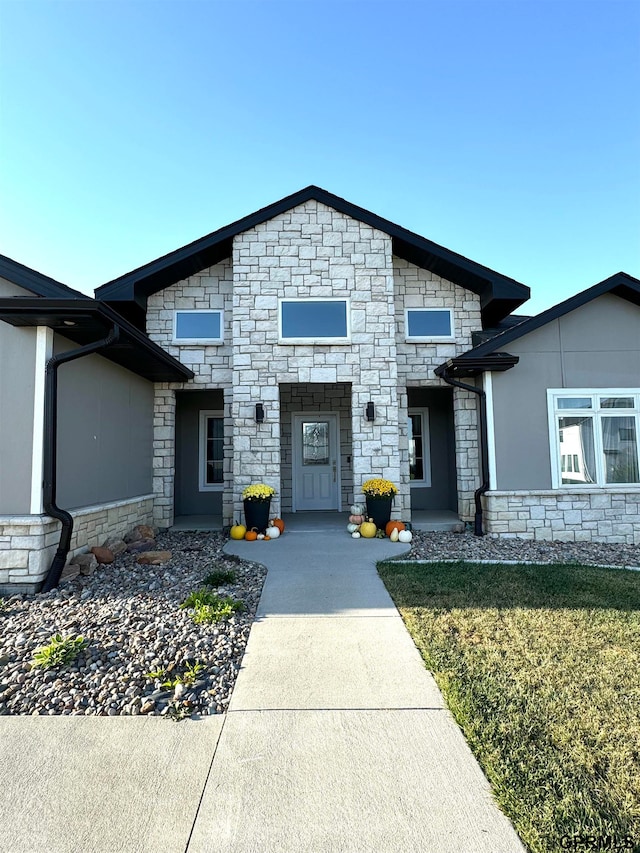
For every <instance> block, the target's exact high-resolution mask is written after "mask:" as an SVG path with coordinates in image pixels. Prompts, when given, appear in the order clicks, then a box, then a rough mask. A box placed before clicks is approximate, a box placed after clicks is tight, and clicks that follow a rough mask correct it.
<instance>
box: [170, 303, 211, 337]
mask: <svg viewBox="0 0 640 853" xmlns="http://www.w3.org/2000/svg"><path fill="white" fill-rule="evenodd" d="M223 341H224V311H222V310H221V309H210V308H196V309H179V310H177V311H174V312H173V343H174V344H221V343H223Z"/></svg>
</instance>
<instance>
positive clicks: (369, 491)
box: [362, 477, 398, 498]
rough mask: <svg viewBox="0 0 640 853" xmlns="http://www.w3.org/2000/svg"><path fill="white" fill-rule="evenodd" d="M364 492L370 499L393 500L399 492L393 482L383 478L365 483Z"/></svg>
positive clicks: (363, 485)
mask: <svg viewBox="0 0 640 853" xmlns="http://www.w3.org/2000/svg"><path fill="white" fill-rule="evenodd" d="M362 492H363V494H365V495H366V496H367V497H368V498H392V497H394V495H397V494H398V490H397V488H396V487H395V486H394V485H393V483H392V482H391V480H383V479H382V478H381V477H376V478H374V479H373V480H367V481H366V483H363V484H362Z"/></svg>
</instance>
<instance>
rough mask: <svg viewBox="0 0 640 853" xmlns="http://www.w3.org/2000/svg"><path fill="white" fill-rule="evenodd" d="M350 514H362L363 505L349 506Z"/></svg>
mask: <svg viewBox="0 0 640 853" xmlns="http://www.w3.org/2000/svg"><path fill="white" fill-rule="evenodd" d="M351 512H352V513H353V515H362V514H363V513H364V504H351Z"/></svg>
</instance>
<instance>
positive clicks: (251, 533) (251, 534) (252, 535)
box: [244, 527, 258, 542]
mask: <svg viewBox="0 0 640 853" xmlns="http://www.w3.org/2000/svg"><path fill="white" fill-rule="evenodd" d="M244 538H245V539H246V540H247V542H255V541H256V539H257V538H258V528H257V527H252V528H251V530H247V532H246V533H245V534H244Z"/></svg>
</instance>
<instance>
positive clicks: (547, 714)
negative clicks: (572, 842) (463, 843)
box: [378, 562, 640, 853]
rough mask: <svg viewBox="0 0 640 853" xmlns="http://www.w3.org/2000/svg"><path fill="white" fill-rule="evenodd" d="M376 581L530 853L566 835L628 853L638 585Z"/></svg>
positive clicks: (604, 578)
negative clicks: (612, 841) (614, 844)
mask: <svg viewBox="0 0 640 853" xmlns="http://www.w3.org/2000/svg"><path fill="white" fill-rule="evenodd" d="M378 569H379V572H380V575H381V577H382V579H383V580H384V583H385V584H386V586H387V588H388V590H389V592H390V593H391V595H392V596H393V598H394V600H395V602H396V604H397V606H398V608H399V610H400V612H401V614H402V616H403V618H404V620H405V622H406V624H407V627H408V629H409V631H410V632H411V635H412V636H413V638H414V641H415V642H416V645H417V646H418V648H419V649H420V652H421V653H422V656H423V658H424V660H425V662H426V664H427V667H428V668H429V669H430V670H431V671H432V672H433V674H434V676H435V679H436V681H437V683H438V686H439V687H440V689H441V690H442V691H443V693H444V695H445V698H446V700H447V703H448V705H449V708H450V709H451V711H452V713H453V714H454V716H455V718H456V720H457V721H458V724H459V725H460V726H461V728H462V730H463V731H464V733H465V736H466V738H467V740H468V742H469V745H470V746H471V749H472V750H473V752H474V753H475V755H476V757H477V758H478V760H479V762H480V764H481V765H482V767H483V769H484V771H485V773H486V775H487V777H488V778H489V781H490V782H491V785H492V788H493V791H494V795H495V798H496V800H497V801H498V803H499V804H500V806H501V807H502V809H503V810H504V811H505V813H506V814H507V815H508V816H509V817H510V819H511V820H512V822H513V824H514V826H515V828H516V830H517V832H518V833H519V835H520V837H521V839H522V840H523V841H524V843H525V844H526V845H527V846H528V847H529V849H530V850H531V851H535V853H552V851H553V853H556V851H558V850H562V849H565V847H566V843H567V841H566V836H572V837H573V836H576V835H582V836H584V835H591V836H595V837H596V838H601V837H605V836H616V837H617V838H618V839H624V838H625V837H627V838H629V837H630V838H632V839H633V843H627V844H626V846H625V847H624V848H620V849H634V850H640V574H639V573H636V572H630V571H622V570H620V571H618V570H611V569H608V570H607V569H596V568H592V567H586V566H578V565H575V566H568V565H550V566H528V565H518V566H506V565H473V564H468V563H466V564H465V563H454V564H451V563H439V564H429V565H425V564H410V563H396V562H390V563H384V564H380V565H379V567H378ZM563 837H565V841H564V846H563V842H562V839H563ZM580 849H583V848H580ZM584 849H586V848H584ZM612 849H613V848H612Z"/></svg>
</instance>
